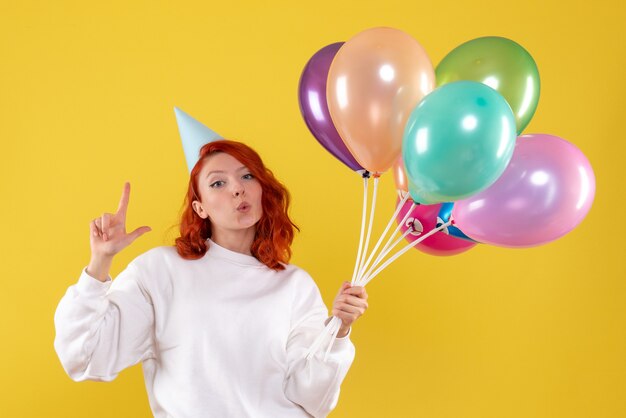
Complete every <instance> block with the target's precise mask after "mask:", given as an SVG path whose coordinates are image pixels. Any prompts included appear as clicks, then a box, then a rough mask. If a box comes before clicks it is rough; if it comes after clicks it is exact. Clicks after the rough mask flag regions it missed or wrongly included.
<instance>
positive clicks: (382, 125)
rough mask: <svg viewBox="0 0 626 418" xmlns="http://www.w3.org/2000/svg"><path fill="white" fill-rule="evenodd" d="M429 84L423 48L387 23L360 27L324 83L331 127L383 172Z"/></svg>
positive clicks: (362, 158)
mask: <svg viewBox="0 0 626 418" xmlns="http://www.w3.org/2000/svg"><path fill="white" fill-rule="evenodd" d="M434 87H435V72H434V69H433V65H432V63H431V61H430V58H428V55H427V54H426V51H425V50H424V48H423V47H422V46H421V45H420V44H419V43H418V42H417V41H416V40H415V39H413V38H412V37H411V36H409V35H408V34H406V33H404V32H402V31H400V30H397V29H393V28H373V29H368V30H365V31H363V32H361V33H359V34H358V35H356V36H354V37H353V38H352V39H350V40H348V41H347V42H346V43H345V44H344V45H343V46H342V47H341V49H339V51H338V52H337V55H336V56H335V59H334V60H333V62H332V64H331V66H330V70H329V74H328V84H327V88H326V97H327V101H328V108H329V111H330V115H331V117H332V120H333V123H334V125H335V127H336V128H337V132H339V135H340V136H341V138H342V139H343V141H344V143H345V144H346V146H347V147H348V149H349V150H350V152H351V153H352V155H353V156H354V158H355V159H356V160H357V161H358V162H359V163H360V164H361V166H363V167H364V168H365V169H367V170H369V171H370V172H372V173H383V172H385V171H387V170H388V169H389V168H390V167H391V166H392V165H393V164H394V162H395V161H396V160H397V159H398V157H399V156H400V153H401V150H402V135H403V133H404V126H405V124H406V122H407V120H408V118H409V115H410V114H411V111H412V110H413V108H415V106H416V105H417V104H418V103H419V101H420V100H421V99H422V98H423V97H424V96H425V95H427V94H428V93H430V92H431V91H432V90H433V88H434Z"/></svg>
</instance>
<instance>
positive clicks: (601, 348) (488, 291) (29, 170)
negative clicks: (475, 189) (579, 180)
mask: <svg viewBox="0 0 626 418" xmlns="http://www.w3.org/2000/svg"><path fill="white" fill-rule="evenodd" d="M89 3H90V4H89V5H87V2H84V1H72V2H70V1H63V2H44V1H32V0H30V1H21V2H18V1H12V2H9V1H4V2H3V3H2V5H0V58H1V59H0V140H1V141H2V148H1V149H2V151H1V152H0V158H1V159H2V161H1V163H0V170H1V173H2V175H1V176H0V185H1V189H0V191H1V194H0V196H1V198H2V205H1V210H2V216H1V217H0V222H1V225H0V226H1V227H0V231H2V233H3V235H4V236H3V239H2V240H1V241H0V246H1V251H2V275H1V276H2V287H1V288H0V289H1V290H0V318H1V319H0V321H1V322H0V323H1V327H0V341H1V342H0V361H1V362H2V366H1V369H0V415H2V416H3V417H86V416H89V417H94V418H95V417H143V416H149V408H148V404H147V397H146V394H145V389H144V387H143V378H142V375H141V369H140V368H139V367H135V368H132V369H130V370H128V371H126V372H124V373H122V374H121V375H120V377H119V378H118V379H117V380H116V381H115V382H113V383H109V384H102V383H91V382H89V383H80V384H79V383H74V382H72V381H71V380H70V379H69V378H68V377H67V376H66V375H65V374H64V372H63V370H62V368H61V366H60V363H59V361H58V360H57V357H56V354H55V352H54V350H53V346H52V342H53V338H54V327H53V314H54V310H55V308H56V305H57V303H58V301H59V299H60V298H61V296H62V295H63V293H64V292H65V289H66V288H67V286H69V285H70V284H72V283H73V282H74V281H75V280H76V279H77V278H78V275H79V273H80V269H81V268H82V267H83V266H84V265H85V264H86V263H87V262H88V259H89V242H88V235H87V234H88V223H89V221H90V220H91V219H92V218H94V217H96V216H98V215H100V214H101V213H102V212H104V211H113V210H115V208H116V207H117V201H118V198H119V194H120V191H121V188H122V185H123V182H124V181H125V180H130V181H131V184H132V187H133V191H132V194H131V203H130V209H129V220H128V222H129V227H130V228H135V227H136V226H139V225H143V224H146V225H150V226H151V227H152V228H153V232H151V233H150V234H149V235H147V236H145V237H142V238H141V239H140V240H139V241H137V242H136V243H135V244H134V245H133V246H132V247H130V248H129V249H127V250H126V251H125V252H123V253H122V254H120V255H119V256H118V258H117V260H116V262H115V265H114V274H117V273H118V272H119V271H120V270H121V269H122V268H123V267H124V266H125V265H126V264H127V263H128V262H129V261H130V260H131V259H132V258H134V257H135V256H136V255H138V254H139V253H141V252H143V251H145V250H147V249H148V248H151V247H153V246H156V245H163V244H166V243H170V242H171V240H172V234H173V233H172V232H168V228H169V227H170V226H171V225H173V224H175V223H176V220H177V215H178V211H179V208H180V204H181V203H182V198H183V194H184V190H185V187H186V175H187V171H186V167H185V162H184V157H183V153H182V150H181V146H180V141H179V138H178V131H177V127H176V123H175V119H174V114H173V111H172V108H173V106H175V105H177V106H180V107H181V108H182V109H184V110H185V111H187V112H188V113H190V114H191V115H193V116H195V117H196V118H198V119H199V120H201V121H203V122H205V123H206V124H207V125H209V126H210V127H212V128H213V129H215V130H216V131H217V132H219V133H221V134H222V135H225V136H228V137H231V138H233V139H240V140H244V141H246V142H248V143H249V144H250V145H252V146H253V147H254V148H256V149H257V150H258V151H259V152H260V153H261V155H263V156H264V158H265V160H266V162H267V164H268V165H269V166H270V167H271V168H273V170H274V171H275V172H276V174H277V175H278V176H279V178H281V179H282V180H284V182H285V183H286V184H287V185H288V187H289V188H290V190H291V192H292V194H293V202H294V203H293V216H294V218H295V220H296V221H297V223H298V224H299V225H300V227H301V229H302V233H301V234H300V235H299V236H298V238H297V240H296V243H295V248H294V250H295V256H294V259H293V262H294V263H296V264H298V265H300V266H302V267H304V268H305V269H307V270H308V271H309V272H310V273H311V274H312V275H313V276H314V277H315V278H316V280H317V282H318V284H319V286H320V288H321V290H322V293H323V295H324V298H325V300H326V301H327V303H330V302H331V301H332V298H333V296H334V294H335V292H336V289H337V288H338V287H339V284H340V282H341V281H343V280H346V278H349V276H350V275H351V273H352V265H353V264H352V263H353V260H354V257H355V252H356V251H355V247H356V244H357V240H358V230H359V225H360V210H361V183H360V179H358V178H357V177H356V175H354V174H352V173H351V172H349V171H348V170H347V169H346V168H345V167H344V166H343V165H341V164H340V163H339V162H337V161H336V160H334V159H333V158H332V157H331V156H330V155H329V154H327V153H326V152H325V151H324V150H323V149H322V148H321V147H320V146H319V145H318V144H317V142H316V141H315V140H314V139H313V137H312V136H311V135H310V134H309V132H308V131H307V129H306V127H305V125H304V123H303V121H302V119H301V116H300V114H299V110H298V103H297V83H298V79H299V76H300V72H301V70H302V68H303V66H304V64H305V63H306V62H307V60H308V59H309V57H310V56H311V55H312V54H313V53H315V51H317V50H318V49H319V48H321V47H322V46H325V45H327V44H330V43H333V42H336V41H341V40H346V39H348V38H349V37H351V36H352V35H354V34H356V33H358V32H359V31H361V30H363V29H366V28H370V27H374V26H392V27H395V28H398V29H402V30H404V31H406V32H408V33H409V34H411V35H412V36H414V37H415V38H416V39H417V40H418V41H419V42H420V43H421V44H422V45H423V46H424V47H425V48H426V50H427V51H428V53H429V54H430V57H431V59H432V60H433V62H434V63H437V62H439V61H440V60H441V58H442V57H443V56H444V55H445V54H446V53H447V52H448V51H450V50H451V49H452V48H454V47H455V46H457V45H459V44H460V43H462V42H464V41H466V40H469V39H473V38H476V37H479V36H484V35H499V36H504V37H508V38H511V39H513V40H515V41H517V42H519V43H520V44H522V45H523V46H524V47H525V48H526V49H527V50H528V51H529V52H530V53H531V55H532V56H533V57H534V58H535V60H536V62H537V64H538V66H539V71H540V74H541V83H542V91H541V99H540V103H539V107H538V109H537V113H536V115H535V117H534V119H533V121H532V122H531V124H530V126H529V127H528V128H527V129H526V132H541V133H550V134H555V135H559V136H561V137H563V138H566V139H567V140H569V141H570V142H573V143H574V144H576V145H577V146H578V147H579V148H580V149H581V150H582V151H583V152H584V153H585V154H586V155H587V157H588V158H589V160H590V161H591V163H592V165H593V167H594V170H595V174H596V177H597V194H596V200H595V203H594V205H593V207H592V209H591V212H590V213H589V215H588V217H587V218H586V219H585V221H584V222H583V223H582V224H581V225H580V226H579V227H578V228H577V229H576V230H574V231H573V232H572V233H570V234H569V235H567V236H565V237H564V238H562V239H560V240H558V241H556V242H554V243H551V244H548V245H545V246H542V247H536V248H532V249H525V250H511V249H503V248H496V247H490V246H486V245H484V246H480V247H478V248H476V249H474V250H472V251H471V252H469V253H467V254H464V255H461V256H457V257H453V258H436V257H431V256H426V255H424V254H421V253H418V252H417V251H412V252H410V253H408V254H407V255H405V256H404V257H403V258H402V259H401V260H400V261H399V262H398V263H397V264H395V265H393V266H392V267H391V268H389V269H388V270H387V271H386V272H385V273H384V274H382V275H381V276H379V278H377V279H376V280H375V281H374V282H373V283H372V285H371V286H370V288H369V293H370V309H369V311H368V313H367V314H366V316H364V317H363V318H362V319H361V320H360V321H359V322H358V323H357V326H356V327H355V330H354V333H353V340H354V342H355V344H356V346H357V358H356V361H355V363H354V365H353V368H352V370H351V372H350V374H349V375H348V377H347V380H346V381H345V384H344V386H343V391H342V396H341V399H340V404H339V406H338V408H337V409H336V411H335V412H334V413H333V414H332V416H335V417H383V416H385V417H427V418H474V417H475V418H487V417H494V418H502V417H511V418H513V417H515V418H517V417H519V418H525V417H546V418H547V417H563V418H575V417H594V418H600V417H607V418H608V417H612V418H616V417H624V416H626V268H625V262H624V258H625V257H626V251H625V249H626V246H625V245H624V243H623V240H624V237H625V236H626V229H625V227H624V221H623V219H622V217H623V214H624V209H623V207H622V204H623V203H624V202H625V200H624V197H623V196H624V181H625V179H626V176H625V175H624V171H625V170H626V163H625V162H624V154H625V153H626V145H624V143H625V139H624V134H623V129H622V126H623V123H624V122H625V117H624V111H625V106H624V97H625V95H626V78H625V74H626V72H625V70H624V68H625V67H626V58H625V57H626V54H625V52H626V45H625V44H626V43H625V42H624V36H625V31H624V21H626V10H625V6H624V3H623V2H621V1H617V0H613V1H595V2H590V1H585V2H583V1H559V2H550V1H549V0H541V1H540V0H527V1H524V2H521V1H518V2H506V1H487V0H473V1H468V0H461V1H441V2H416V1H406V0H405V1H397V0H385V1H382V0H379V1H364V0H351V1H347V2H339V1H326V0H318V1H315V2H302V3H301V2H294V1H284V2H252V1H250V2H247V4H246V3H243V2H209V1H196V2H182V1H180V2H164V1H161V2H156V1H141V2H138V1H135V2H126V1H106V2H89ZM128 3H129V4H128ZM381 188H382V190H381V193H380V199H379V201H378V213H379V215H380V216H379V217H378V222H377V228H378V229H377V231H378V232H380V230H382V228H383V227H384V225H385V220H386V218H388V217H389V216H390V215H391V213H392V211H393V203H394V186H393V180H392V177H391V175H387V176H385V177H383V182H382V185H381Z"/></svg>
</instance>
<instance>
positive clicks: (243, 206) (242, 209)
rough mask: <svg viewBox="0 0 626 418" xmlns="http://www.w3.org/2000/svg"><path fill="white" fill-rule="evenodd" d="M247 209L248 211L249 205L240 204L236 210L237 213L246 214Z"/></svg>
mask: <svg viewBox="0 0 626 418" xmlns="http://www.w3.org/2000/svg"><path fill="white" fill-rule="evenodd" d="M248 209H250V205H249V204H248V203H246V202H242V203H241V204H240V205H239V206H237V210H238V211H239V212H246V211H247V210H248Z"/></svg>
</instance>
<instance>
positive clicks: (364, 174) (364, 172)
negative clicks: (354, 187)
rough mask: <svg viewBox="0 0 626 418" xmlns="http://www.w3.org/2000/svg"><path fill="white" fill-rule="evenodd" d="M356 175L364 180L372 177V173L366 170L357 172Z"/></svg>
mask: <svg viewBox="0 0 626 418" xmlns="http://www.w3.org/2000/svg"><path fill="white" fill-rule="evenodd" d="M357 173H359V174H360V175H361V177H363V178H364V179H368V178H370V176H371V175H372V173H370V172H369V171H367V170H357Z"/></svg>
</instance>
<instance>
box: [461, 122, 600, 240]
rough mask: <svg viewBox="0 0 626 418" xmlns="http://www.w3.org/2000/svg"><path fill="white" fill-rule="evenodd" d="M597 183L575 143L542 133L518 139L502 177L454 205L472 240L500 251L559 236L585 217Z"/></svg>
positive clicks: (462, 227) (587, 162)
mask: <svg viewBox="0 0 626 418" xmlns="http://www.w3.org/2000/svg"><path fill="white" fill-rule="evenodd" d="M595 190H596V180H595V176H594V174H593V170H592V168H591V165H590V164H589V160H587V157H585V155H584V154H583V153H582V152H581V151H580V150H579V149H578V148H576V147H575V146H574V145H572V144H570V143H569V142H567V141H565V140H564V139H561V138H559V137H556V136H552V135H546V134H535V135H522V136H520V137H519V138H518V139H517V143H516V145H515V151H514V152H513V157H512V158H511V162H510V163H509V165H508V167H507V168H506V169H505V170H504V173H503V174H502V176H501V177H500V178H499V179H498V180H497V181H496V182H495V183H494V184H493V185H492V186H490V187H489V188H487V189H486V190H484V191H482V192H480V193H478V194H476V195H474V196H472V197H470V198H467V199H462V200H459V201H457V202H455V204H454V209H452V216H453V217H454V220H455V222H456V225H457V226H458V227H459V228H460V229H461V230H462V231H463V232H464V233H465V234H466V235H467V236H469V237H470V238H473V239H475V240H477V241H480V242H483V243H487V244H493V245H499V246H502V247H533V246H536V245H541V244H545V243H547V242H550V241H553V240H555V239H557V238H560V237H562V236H563V235H565V234H567V233H568V232H569V231H571V230H572V229H574V228H575V227H576V226H577V225H578V224H579V223H580V222H581V221H582V220H583V218H584V217H585V216H586V215H587V212H589V209H590V208H591V204H592V202H593V198H594V195H595Z"/></svg>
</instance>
